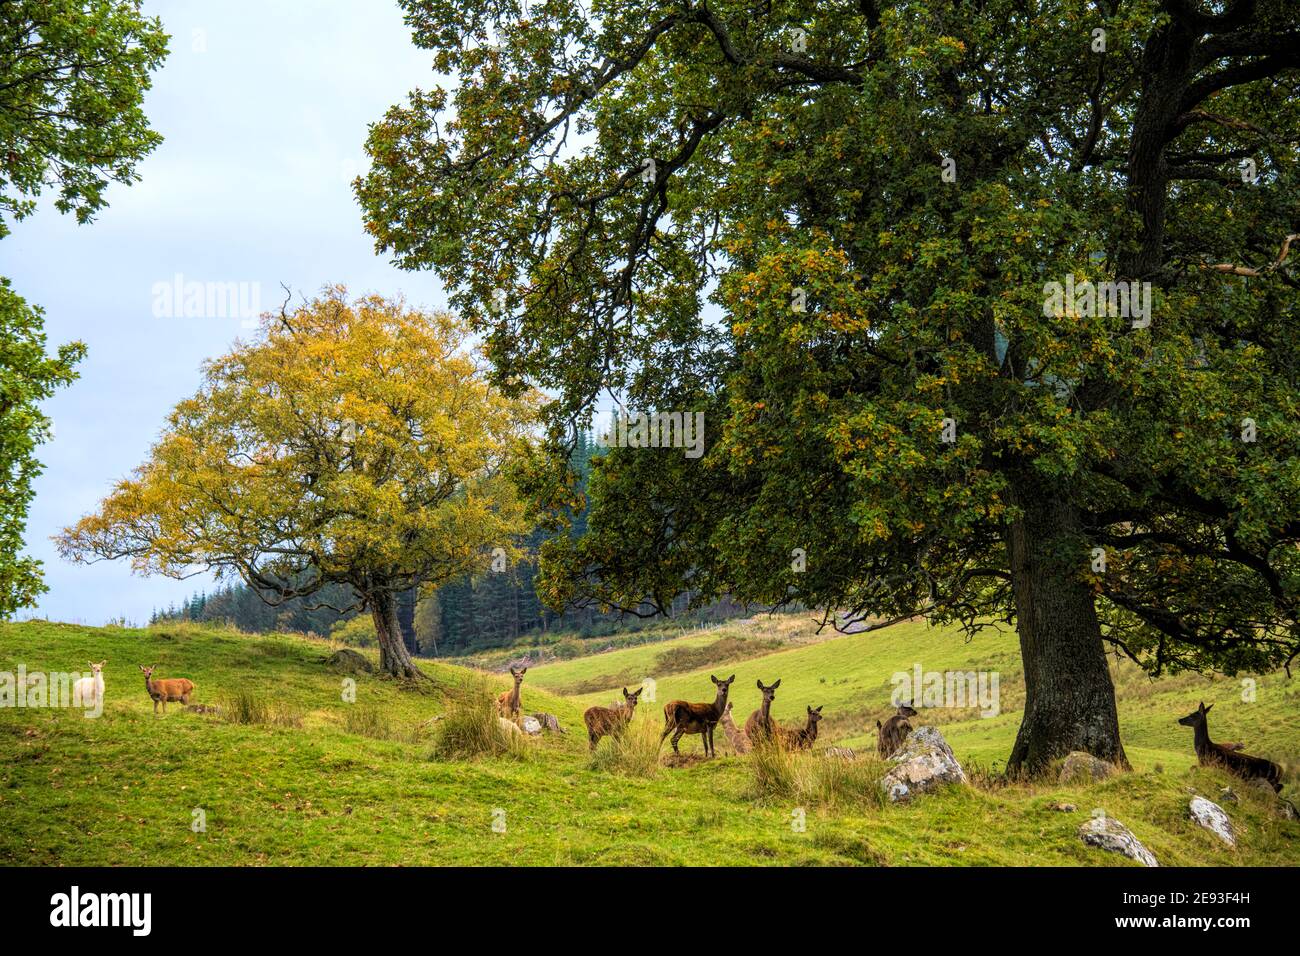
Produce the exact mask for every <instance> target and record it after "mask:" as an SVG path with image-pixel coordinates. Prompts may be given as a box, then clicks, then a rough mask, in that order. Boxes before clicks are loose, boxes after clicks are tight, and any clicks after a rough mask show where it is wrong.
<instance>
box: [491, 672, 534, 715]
mask: <svg viewBox="0 0 1300 956" xmlns="http://www.w3.org/2000/svg"><path fill="white" fill-rule="evenodd" d="M527 673H528V668H527V667H512V668H510V676H511V677H513V678H514V679H515V686H514V689H513V690H503V691H502V692H501V693H500V694H498V695H497V713H498V714H500V715H501V716H502V717H509V718H510V719H511V720H515V719H517V718H518V717H519V685H520V684H522V683H523V682H524V675H525V674H527Z"/></svg>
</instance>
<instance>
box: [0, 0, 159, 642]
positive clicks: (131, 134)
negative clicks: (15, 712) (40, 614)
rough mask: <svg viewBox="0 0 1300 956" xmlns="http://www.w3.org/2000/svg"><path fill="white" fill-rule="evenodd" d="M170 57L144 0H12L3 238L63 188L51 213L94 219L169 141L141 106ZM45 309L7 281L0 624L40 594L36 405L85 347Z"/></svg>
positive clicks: (43, 434)
mask: <svg viewBox="0 0 1300 956" xmlns="http://www.w3.org/2000/svg"><path fill="white" fill-rule="evenodd" d="M166 55H167V36H166V34H164V33H163V31H162V26H161V23H160V22H159V21H158V19H157V18H148V17H144V16H142V15H141V14H140V4H139V2H138V0H95V2H92V3H84V2H81V0H6V2H5V4H4V16H3V17H0V239H3V238H4V237H5V236H7V235H8V234H9V231H10V220H11V219H13V220H17V219H22V218H24V217H26V216H28V215H30V214H31V213H32V212H33V211H34V210H35V208H36V200H37V198H38V197H39V196H40V195H41V192H42V191H43V190H44V189H45V188H46V187H47V186H50V185H52V184H57V186H58V190H59V195H58V198H57V199H56V200H55V207H56V208H57V209H58V210H59V211H60V212H65V213H67V212H72V213H74V214H75V215H76V217H77V221H78V222H88V221H89V220H90V219H91V218H93V217H94V215H95V213H96V212H98V211H99V210H100V209H102V208H103V206H104V205H105V203H106V199H105V197H104V191H105V189H107V187H108V185H109V183H110V182H113V181H116V182H121V183H131V182H133V181H134V180H135V179H136V178H137V176H136V173H135V165H136V163H137V162H139V161H140V159H142V158H143V157H144V156H145V155H147V154H148V153H149V152H150V151H151V150H152V149H154V147H156V146H157V145H158V143H160V142H161V141H162V137H161V136H159V135H158V134H157V133H156V132H154V131H153V130H151V129H150V128H149V124H148V120H147V119H146V118H145V115H144V113H143V111H142V110H141V102H142V100H143V98H144V92H145V90H147V89H148V88H149V83H150V78H149V74H150V72H151V71H152V70H155V69H157V68H158V67H159V65H161V63H162V61H163V58H164V57H165V56H166ZM42 328H43V324H42V313H41V310H40V309H39V308H38V307H35V306H31V305H28V303H27V302H26V301H25V300H24V299H23V298H22V297H21V296H18V295H17V294H15V293H14V292H13V291H12V289H11V288H10V284H9V280H8V279H5V278H2V277H0V619H3V618H5V617H7V616H8V615H10V614H12V613H13V612H14V611H15V610H17V609H19V608H22V607H26V606H28V605H30V604H33V603H35V601H36V599H37V597H38V596H39V595H40V594H42V593H43V592H44V591H45V585H44V584H43V582H42V578H41V570H40V562H39V561H37V560H35V559H33V558H30V557H21V556H20V555H19V552H20V551H21V550H22V547H23V533H24V531H25V528H26V521H27V510H28V507H29V505H30V503H31V499H32V487H31V483H32V480H33V479H34V478H35V477H36V476H37V475H38V474H39V473H40V470H41V465H40V463H39V462H38V461H37V460H36V457H35V450H36V446H37V445H39V444H41V443H42V442H44V441H46V440H47V439H48V438H49V436H50V429H51V425H50V421H49V419H48V418H47V417H46V416H45V415H44V414H42V412H41V411H40V404H39V403H40V402H41V401H42V400H43V399H46V398H48V397H50V395H52V394H53V392H54V390H55V388H57V387H59V386H61V385H66V384H68V383H69V382H71V381H72V380H73V379H74V378H75V377H76V374H75V372H74V371H73V366H74V365H76V364H77V362H79V361H80V360H81V359H82V358H83V357H84V355H85V347H84V346H83V345H82V344H81V343H80V342H73V343H71V344H69V345H64V346H60V347H59V349H58V350H57V352H56V353H55V355H54V356H48V355H47V354H46V352H45V336H44V334H43V332H42Z"/></svg>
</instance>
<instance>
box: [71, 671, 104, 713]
mask: <svg viewBox="0 0 1300 956" xmlns="http://www.w3.org/2000/svg"><path fill="white" fill-rule="evenodd" d="M107 663H108V661H100V662H99V663H98V664H91V665H90V671H91V676H90V677H83V678H81V679H80V680H78V681H77V682H76V683H75V684H73V685H72V706H73V707H86V706H89V707H91V708H92V709H97V708H99V707H102V706H103V705H104V665H105V664H107Z"/></svg>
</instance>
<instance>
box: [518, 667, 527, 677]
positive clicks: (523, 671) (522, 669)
mask: <svg viewBox="0 0 1300 956" xmlns="http://www.w3.org/2000/svg"><path fill="white" fill-rule="evenodd" d="M527 673H528V668H527V667H521V668H519V676H520V677H523V676H524V675H525V674H527Z"/></svg>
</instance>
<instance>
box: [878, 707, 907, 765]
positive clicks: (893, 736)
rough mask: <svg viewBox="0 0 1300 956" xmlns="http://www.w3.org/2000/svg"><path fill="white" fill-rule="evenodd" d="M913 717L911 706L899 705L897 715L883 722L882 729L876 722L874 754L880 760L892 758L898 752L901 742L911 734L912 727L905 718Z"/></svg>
mask: <svg viewBox="0 0 1300 956" xmlns="http://www.w3.org/2000/svg"><path fill="white" fill-rule="evenodd" d="M915 716H916V711H915V710H914V709H913V708H912V705H911V704H899V705H898V713H896V714H894V716H893V717H890V718H889V719H888V720H887V721H885V725H884V726H883V727H882V726H881V725H880V721H876V738H877V739H876V753H878V754H879V755H880V759H881V760H884V759H885V758H887V757H892V756H893V755H894V754H895V753H897V752H898V748H899V747H901V746H903V741H904V740H906V739H907V735H908V734H910V733H911V732H912V725H911V724H910V723H908V720H907V718H909V717H915Z"/></svg>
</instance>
